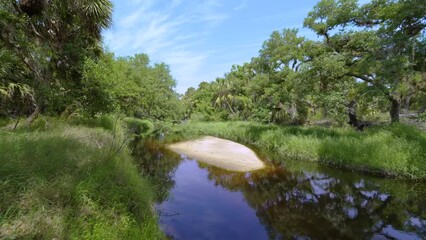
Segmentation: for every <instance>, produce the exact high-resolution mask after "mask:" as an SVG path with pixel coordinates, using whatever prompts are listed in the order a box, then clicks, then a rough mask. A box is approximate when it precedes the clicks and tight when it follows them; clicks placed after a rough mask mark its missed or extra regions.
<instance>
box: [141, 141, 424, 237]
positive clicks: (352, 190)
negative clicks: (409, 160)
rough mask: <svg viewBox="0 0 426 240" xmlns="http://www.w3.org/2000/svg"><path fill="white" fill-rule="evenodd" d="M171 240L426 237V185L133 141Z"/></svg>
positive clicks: (312, 164) (304, 163)
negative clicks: (192, 153)
mask: <svg viewBox="0 0 426 240" xmlns="http://www.w3.org/2000/svg"><path fill="white" fill-rule="evenodd" d="M135 155H136V158H137V159H138V160H140V162H139V163H140V169H141V171H143V172H144V173H145V174H148V175H150V176H151V178H152V181H153V183H154V184H155V185H156V186H157V188H158V190H159V192H161V194H160V195H159V196H158V199H157V202H158V205H157V209H158V211H159V215H160V223H161V225H162V227H163V229H164V231H165V232H166V234H167V235H168V236H170V237H171V238H172V239H426V183H424V182H410V181H402V180H394V179H383V178H376V177H371V176H368V175H362V174H357V173H353V172H350V171H341V170H336V169H332V168H327V167H321V166H318V165H316V164H314V163H309V162H298V161H293V160H286V161H285V163H284V165H282V166H279V167H277V166H273V164H270V167H268V168H267V169H265V170H261V171H256V172H251V173H234V172H229V171H225V170H221V169H218V168H215V167H211V166H208V165H206V164H201V163H199V162H197V161H195V160H192V159H187V158H186V157H185V156H179V155H177V154H174V153H171V152H169V151H167V150H165V149H164V147H163V146H162V145H161V143H158V142H154V141H150V142H145V143H140V144H139V145H137V146H136V147H135Z"/></svg>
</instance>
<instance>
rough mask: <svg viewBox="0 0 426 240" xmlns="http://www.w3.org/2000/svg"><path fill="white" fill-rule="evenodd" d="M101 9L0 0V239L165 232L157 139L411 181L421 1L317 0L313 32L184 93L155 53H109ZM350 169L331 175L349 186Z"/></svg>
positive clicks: (422, 48)
mask: <svg viewBox="0 0 426 240" xmlns="http://www.w3.org/2000/svg"><path fill="white" fill-rule="evenodd" d="M113 9H114V8H113V1H111V0H73V1H68V0H67V1H64V0H0V239H3V238H6V239H167V238H166V236H165V234H164V232H163V231H162V230H163V229H161V228H160V226H159V222H158V219H159V216H158V213H157V212H156V211H155V210H154V207H153V206H154V205H155V202H157V203H158V202H163V201H165V200H166V198H167V197H166V195H167V192H168V191H169V190H170V189H171V188H172V187H173V185H174V180H173V179H172V176H173V171H175V170H176V168H177V167H178V165H179V164H180V160H181V159H180V158H179V156H178V155H176V154H174V155H173V154H170V152H167V151H166V150H164V148H165V145H166V144H168V143H171V142H175V141H179V140H186V139H194V138H197V137H200V136H205V135H211V136H216V137H221V138H226V139H228V140H233V141H236V142H239V143H242V144H246V145H248V146H250V147H253V148H256V149H257V150H259V154H260V155H261V156H267V157H265V159H267V161H268V164H271V166H272V165H273V166H274V167H271V169H272V170H271V169H269V170H271V171H272V173H271V174H272V175H271V176H275V175H273V174H276V173H278V174H281V173H285V174H281V175H283V176H284V175H285V178H289V176H293V175H288V174H289V173H287V169H285V170H284V169H281V168H280V167H282V166H283V165H285V164H286V161H287V160H288V161H289V162H290V160H291V161H293V160H295V161H297V162H298V161H299V160H300V162H301V163H300V164H299V162H298V164H299V165H300V166H299V167H298V169H304V168H305V167H306V166H308V165H309V164H311V163H312V164H316V165H315V166H317V165H318V166H321V167H324V166H327V167H329V166H333V167H337V168H341V169H346V170H350V171H358V172H363V173H368V174H371V175H375V177H377V178H380V179H381V178H383V177H390V178H389V179H387V180H389V182H386V184H384V185H387V184H389V187H388V188H390V189H391V188H392V187H393V185H392V184H394V185H395V184H399V182H398V181H400V179H392V178H402V179H405V180H404V181H407V182H404V184H403V185H401V186H406V185H407V186H408V185H410V186H414V185H411V182H409V181H415V180H416V181H419V183H418V184H417V185H415V186H420V187H418V188H416V189H420V188H421V187H422V186H423V185H421V184H423V183H422V182H421V181H424V180H425V179H426V164H425V159H426V135H425V133H424V129H426V128H425V126H426V123H425V122H426V113H425V111H426V1H424V0H372V1H370V2H368V3H365V4H360V3H359V2H358V1H357V0H321V1H318V3H317V4H316V5H315V6H314V7H313V9H312V10H311V11H310V12H309V14H308V15H307V16H305V19H304V23H303V26H304V28H306V29H309V30H311V31H313V32H314V33H315V34H316V38H307V37H304V36H302V35H301V34H300V33H299V32H300V29H283V30H277V31H274V32H272V33H271V35H270V37H269V39H265V41H264V43H263V45H262V47H261V49H260V50H259V54H258V55H257V56H253V58H251V60H250V61H248V62H247V63H244V64H242V65H234V66H232V67H231V70H230V71H229V72H228V73H226V74H224V75H223V76H222V77H218V78H216V80H214V81H212V82H201V83H200V84H199V86H198V87H197V88H194V87H191V88H189V89H187V91H186V93H185V94H179V93H177V92H176V90H175V87H176V84H177V81H176V80H175V79H174V77H173V76H172V71H171V69H170V67H169V66H168V65H167V63H155V62H152V61H151V60H150V56H148V55H147V54H144V53H139V54H136V55H134V56H125V57H124V56H116V55H115V53H114V52H112V51H110V50H108V46H105V44H104V43H103V37H102V35H103V31H104V30H106V29H108V28H110V27H111V25H112V14H113ZM398 122H403V123H402V124H401V123H398ZM407 123H409V124H413V123H414V125H416V126H409V125H408V124H407ZM423 128H424V129H423ZM158 139H160V140H161V141H162V142H161V144H160V143H157V142H155V141H160V140H158ZM145 141H146V142H145ZM151 141H152V142H151ZM142 143H143V144H142ZM144 144H145V145H144ZM146 144H148V145H146ZM149 144H151V145H149ZM146 146H150V147H146ZM149 148H152V149H154V150H152V149H149ZM148 150H152V151H153V152H154V153H148ZM169 155H170V156H169ZM138 157H139V158H140V159H139V160H138V159H137V158H138ZM161 158H167V159H166V160H164V161H165V162H160V161H159V160H158V159H161ZM141 159H143V161H142V160H141ZM157 160H158V161H157ZM265 161H266V160H265ZM308 162H310V163H309V164H307V163H308ZM305 163H306V166H305ZM144 164H148V165H149V166H148V167H147V166H146V165H144ZM150 164H152V166H151V165H150ZM162 164H163V165H164V164H166V165H167V166H166V168H167V171H166V170H164V171H163V170H157V169H156V167H158V166H161V165H162ZM312 164H311V165H309V166H312ZM288 166H291V164H290V165H288ZM310 168H311V169H312V167H310ZM315 169H316V167H315ZM274 171H276V172H275V173H274ZM288 171H289V172H290V171H291V169H289V170H288ZM297 171H298V173H297V174H300V172H303V173H306V172H304V170H300V171H299V170H297ZM315 171H316V170H315ZM226 174H229V173H226ZM268 174H269V173H268ZM292 174H293V173H292ZM351 174H353V172H339V174H337V175H338V176H339V177H336V179H333V182H336V183H340V180H339V178H341V179H343V178H345V181H344V182H347V185H348V186H351V188H352V187H355V188H357V190H356V191H358V190H359V189H358V187H357V184H358V183H357V184H355V185H354V184H353V183H352V182H351V181H352V180H351V179H350V178H349V177H350V176H352V175H351ZM231 175H232V174H231ZM308 175H309V174H308ZM314 175H315V176H317V175H318V176H320V177H321V181H322V180H323V177H324V179H326V178H327V176H326V175H324V176H323V175H322V174H314ZM343 175H345V176H343ZM244 176H246V175H244ZM247 176H248V177H247V178H250V175H247ZM253 176H257V175H256V174H255V175H253ZM259 176H264V175H263V173H262V174H259ZM294 176H296V175H294ZM346 176H349V177H346ZM305 177H307V179H308V178H309V179H311V177H309V176H305ZM210 178H211V179H215V178H217V182H221V181H222V180H221V179H220V178H219V177H218V176H215V175H214V174H213V175H210ZM296 178H297V177H294V179H296ZM356 178H361V177H356ZM211 179H210V180H211ZM273 179H274V181H277V182H278V180H276V179H275V178H274V177H273ZM309 179H308V180H306V182H305V183H303V184H305V185H306V188H309V187H310V186H311V185H309V184H308V183H309V181H310V180H309ZM311 180H312V179H311ZM165 181H166V182H165ZM244 181H245V180H244ZM292 181H293V180H292ZM295 181H296V180H295ZM401 181H402V180H401ZM223 182H224V183H223V184H222V185H223V186H224V187H225V188H226V185H230V184H227V183H226V181H223ZM377 182H379V181H377ZM278 184H280V183H278ZM303 184H302V185H303ZM216 185H217V184H216ZM246 185H247V186H246V188H248V187H249V185H250V186H252V185H251V183H247V184H246ZM290 185H292V187H294V186H293V185H295V186H296V185H297V184H296V183H295V184H293V183H291V184H290ZM305 185H303V186H305ZM308 185H309V186H308ZM268 186H269V185H268ZM280 186H281V185H280ZM297 186H298V185H297ZM336 186H339V184H336ZM374 187H375V186H373V187H372V188H374ZM304 188H305V187H304ZM278 189H280V190H279V191H275V192H276V194H277V195H280V194H281V193H282V192H281V191H285V190H286V189H287V188H286V187H285V184H283V185H282V186H281V187H279V188H278ZM413 189H414V188H413ZM423 189H424V188H423ZM354 191H355V190H354ZM404 191H407V192H410V190H409V189H404ZM416 191H417V190H416ZM256 192H257V191H256ZM259 192H261V191H259ZM275 192H274V194H275ZM360 192H361V194H364V193H362V191H360ZM389 192H391V193H392V191H389ZM295 193H298V192H297V191H295ZM247 194H248V193H247ZM410 194H412V193H411V192H410ZM319 195H321V194H319ZM401 195H404V194H401ZM423 195H424V193H423V192H422V193H420V192H419V191H417V192H415V196H420V197H416V202H420V200H419V199H422V198H421V196H423ZM357 196H358V197H357V198H360V199H363V196H361V195H360V194H358V195H357ZM375 197H377V196H375ZM284 198H286V197H281V195H280V196H279V197H277V199H281V200H282V199H284ZM377 198H378V197H377ZM389 199H392V201H393V197H389ZM407 199H408V197H407ZM261 200H263V196H262V199H261ZM302 200H303V199H302ZM302 200H300V201H296V202H295V203H296V205H297V204H300V206H303V204H304V202H302ZM305 200H306V199H305ZM377 200H380V199H377ZM417 200H419V201H417ZM265 201H266V200H265ZM286 201H289V200H288V199H287V200H286ZM329 201H335V199H334V197H331V195H330V199H329ZM345 201H346V202H348V203H347V204H352V203H351V201H349V200H348V199H346V200H345ZM360 201H361V200H360ZM387 201H388V200H386V203H385V204H387V203H388V202H387ZM389 201H391V200H389ZM398 201H400V200H398ZM401 201H402V200H401ZM410 201H411V200H410ZM410 201H408V200H404V201H402V202H403V204H399V205H398V204H397V205H398V206H411V205H412V204H411V202H410ZM248 202H250V201H248ZM252 202H255V201H252ZM352 202H353V201H352ZM378 202H379V201H378ZM392 204H394V203H391V204H390V205H389V206H390V207H389V208H392ZM266 205H267V204H263V205H262V206H266ZM358 205H363V203H362V204H361V202H359V204H358ZM286 206H287V204H286ZM290 206H291V204H290ZM345 206H346V205H345ZM414 206H417V205H414ZM414 206H413V207H412V208H416V207H414ZM342 207H343V205H342ZM368 207H374V206H368ZM379 208H380V209H381V207H378V208H377V209H376V210H377V211H379V212H380V211H381V210H380V209H379ZM286 209H287V208H286ZM300 209H303V207H300ZM383 209H386V206H385V207H384V208H383ZM419 209H421V210H419ZM419 209H414V210H412V211H413V212H415V214H417V215H415V214H414V215H413V216H416V217H418V219H420V220H422V219H423V220H422V221H423V222H421V224H423V225H421V226H425V224H426V221H425V220H424V219H426V217H425V216H426V215H422V214H424V210H422V208H419ZM288 210H289V212H290V210H291V211H292V210H294V209H290V208H289V209H288ZM322 210H324V211H325V212H329V211H330V210H329V209H322ZM344 210H345V211H346V208H345V209H344ZM376 210H375V211H376ZM397 210H398V213H400V212H402V210H401V211H399V210H400V209H399V208H398V209H397ZM410 211H411V210H410ZM342 212H343V213H342V214H346V212H344V211H343V210H342ZM369 214H370V215H371V213H370V212H368V213H365V215H369ZM380 214H381V213H380ZM401 214H402V213H401ZM404 214H408V213H406V212H404ZM296 215H297V214H296ZM296 215H294V217H297V219H299V218H298V217H299V216H298V215H297V216H296ZM383 215H386V214H383ZM280 216H281V215H280ZM339 216H340V215H339ZM380 216H381V215H380ZM387 216H388V215H386V221H387V220H388V219H387ZM404 216H405V215H404ZM320 217H321V216H319V217H318V219H320ZM407 218H408V217H407ZM328 219H331V220H333V219H332V218H331V217H330V218H328ZM411 219H413V218H411ZM416 219H417V218H416ZM420 220H418V221H419V222H420ZM269 221H270V219H269V218H268V221H267V222H269ZM319 221H322V220H321V219H320V220H319ZM342 221H343V220H342ZM345 221H346V219H345ZM407 221H408V220H407ZM360 222H363V221H360ZM372 224H373V223H372ZM398 224H399V225H404V224H403V223H402V221H400V222H398ZM398 224H395V225H398ZM272 225H275V222H273V224H272ZM288 225H289V226H290V225H292V224H288ZM373 225H374V224H373ZM382 225H383V227H385V225H384V223H382ZM404 226H405V225H404ZM290 227H291V226H290ZM327 227H330V229H332V230H333V231H334V230H335V229H334V227H333V226H332V225H330V226H327ZM366 228H370V225H368V226H366ZM372 228H373V227H372ZM420 228H421V227H420ZM285 230H287V229H285ZM271 231H272V230H271ZM336 231H338V230H336ZM416 231H417V230H416ZM417 233H420V234H423V235H419V236H425V232H424V229H423V230H422V229H420V230H419V231H417ZM294 234H295V235H294V236H296V232H295V233H294ZM345 234H346V233H345ZM360 234H361V235H360V236H366V235H365V232H362V233H360ZM277 236H278V235H277ZM300 236H302V235H300ZM341 236H343V235H341ZM345 236H349V235H345ZM369 236H370V237H372V236H373V235H369Z"/></svg>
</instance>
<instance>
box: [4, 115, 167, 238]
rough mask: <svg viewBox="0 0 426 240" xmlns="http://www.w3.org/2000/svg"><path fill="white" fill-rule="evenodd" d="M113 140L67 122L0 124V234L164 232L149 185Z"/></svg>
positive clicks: (125, 234)
mask: <svg viewBox="0 0 426 240" xmlns="http://www.w3.org/2000/svg"><path fill="white" fill-rule="evenodd" d="M102 124H104V125H105V126H106V127H105V128H106V129H111V127H112V126H111V125H110V124H109V123H106V122H104V123H102ZM117 141H118V140H117V138H116V137H114V134H113V133H112V132H111V131H108V130H105V129H101V128H88V127H83V126H78V127H77V126H66V125H64V124H62V125H61V124H57V126H55V127H53V128H52V127H50V128H48V129H47V130H43V131H37V130H35V131H24V130H19V131H17V132H13V133H12V132H9V131H1V130H0V239H2V238H8V239H15V238H18V239H21V238H23V239H162V238H164V236H163V234H162V232H161V230H160V229H159V227H158V224H157V220H156V217H155V214H154V213H153V212H152V204H153V202H152V201H153V200H152V199H153V195H154V190H153V189H152V188H151V186H150V184H149V182H148V180H146V179H145V178H143V177H141V176H140V174H139V173H138V171H137V169H136V167H135V165H134V163H133V160H132V158H131V157H130V152H129V149H128V148H127V147H126V146H124V147H123V148H122V149H121V151H117V150H118V149H117V147H118V146H119V144H118V143H117ZM120 141H121V140H120Z"/></svg>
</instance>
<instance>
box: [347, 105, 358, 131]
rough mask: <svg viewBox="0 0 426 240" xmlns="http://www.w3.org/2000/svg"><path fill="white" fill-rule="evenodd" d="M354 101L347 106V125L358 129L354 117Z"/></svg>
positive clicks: (356, 120)
mask: <svg viewBox="0 0 426 240" xmlns="http://www.w3.org/2000/svg"><path fill="white" fill-rule="evenodd" d="M356 105H357V104H356V101H355V100H352V101H350V102H349V104H348V115H349V122H348V123H349V125H351V126H353V127H358V125H359V121H358V118H357V116H356Z"/></svg>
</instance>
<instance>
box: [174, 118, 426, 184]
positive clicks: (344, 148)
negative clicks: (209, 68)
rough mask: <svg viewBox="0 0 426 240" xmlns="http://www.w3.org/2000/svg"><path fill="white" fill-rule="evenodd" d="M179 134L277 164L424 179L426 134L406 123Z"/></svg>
mask: <svg viewBox="0 0 426 240" xmlns="http://www.w3.org/2000/svg"><path fill="white" fill-rule="evenodd" d="M175 132H176V134H178V135H180V137H181V138H194V137H198V136H203V135H212V136H217V137H222V138H226V139H230V140H234V141H237V142H240V143H244V144H248V145H251V146H254V147H256V148H257V149H260V150H263V151H267V152H270V153H271V155H272V157H273V159H274V160H276V161H285V160H286V159H288V158H290V159H298V160H307V161H315V162H318V163H320V164H325V165H335V166H338V167H340V168H348V169H355V170H360V171H365V172H369V173H373V174H379V175H386V176H394V177H406V178H412V179H426V164H425V159H426V134H425V133H423V132H420V131H419V130H418V129H416V128H415V127H412V126H407V125H403V124H392V125H390V126H384V127H373V128H369V129H367V130H366V131H364V132H362V133H360V132H356V131H355V130H352V129H349V128H328V129H327V128H321V127H283V126H277V125H265V124H259V123H249V122H216V123H202V122H198V123H194V122H190V123H188V124H183V125H180V126H177V127H175ZM174 140H176V139H174Z"/></svg>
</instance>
